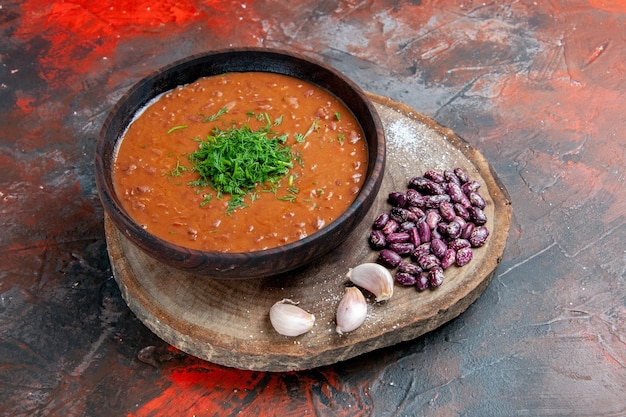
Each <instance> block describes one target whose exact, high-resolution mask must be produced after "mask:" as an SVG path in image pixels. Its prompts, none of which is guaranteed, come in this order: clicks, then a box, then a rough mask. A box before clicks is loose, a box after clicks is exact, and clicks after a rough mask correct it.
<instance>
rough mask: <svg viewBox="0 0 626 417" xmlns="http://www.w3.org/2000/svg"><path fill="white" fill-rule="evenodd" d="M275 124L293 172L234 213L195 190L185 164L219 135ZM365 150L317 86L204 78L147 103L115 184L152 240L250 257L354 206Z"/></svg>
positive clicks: (342, 110)
mask: <svg viewBox="0 0 626 417" xmlns="http://www.w3.org/2000/svg"><path fill="white" fill-rule="evenodd" d="M268 124H271V131H272V132H276V133H278V134H284V135H286V136H285V137H286V141H285V142H284V145H285V146H288V147H290V149H291V152H292V154H293V156H294V159H293V161H292V168H290V169H289V172H288V173H287V174H285V175H284V176H281V178H280V180H279V181H278V182H277V183H275V184H269V185H268V184H259V185H258V186H257V188H256V189H255V190H253V191H251V192H250V193H248V194H247V195H246V196H245V197H244V200H243V203H244V206H241V207H238V208H235V209H229V202H230V199H231V195H230V194H221V195H220V193H218V192H216V190H214V189H213V188H211V187H199V186H193V185H190V183H192V182H193V181H196V180H198V178H199V174H198V172H196V171H195V170H194V169H193V164H192V162H190V160H189V156H190V155H191V154H192V153H194V152H195V151H197V150H198V149H199V141H205V140H207V137H208V136H209V135H212V132H213V131H214V129H216V128H217V129H221V130H226V129H229V128H231V127H237V128H240V127H242V126H247V127H249V128H250V129H251V130H256V129H261V128H263V127H264V126H268ZM366 169H367V144H366V141H365V138H364V136H363V132H362V130H361V128H360V126H359V124H358V123H357V121H356V120H355V118H354V116H353V115H352V113H351V112H350V111H349V110H348V109H347V108H346V107H345V105H344V104H343V103H341V101H340V100H338V99H337V98H335V97H334V96H333V95H331V94H329V93H328V92H327V91H325V90H323V89H320V88H319V87H317V86H314V85H313V84H310V83H307V82H303V81H301V80H298V79H295V78H292V77H288V76H285V75H279V74H272V73H264V72H243V73H227V74H224V75H219V76H212V77H206V78H202V79H199V80H198V81H196V82H194V83H192V84H188V85H185V86H180V87H178V88H176V89H174V90H172V91H169V92H167V93H165V94H163V95H161V96H160V97H158V98H157V99H155V100H153V101H152V102H151V103H149V104H148V105H147V106H146V107H145V109H143V110H142V111H141V112H140V113H139V115H138V116H137V117H136V118H135V120H134V121H133V122H132V123H131V125H130V126H129V127H128V129H127V131H126V132H125V134H124V137H123V139H122V141H121V143H120V144H119V146H118V150H117V156H116V161H115V166H114V173H113V180H114V185H115V189H116V193H117V194H118V196H119V197H120V199H121V201H122V204H123V206H124V209H125V210H126V211H127V212H128V213H129V215H130V216H131V217H132V218H133V219H134V220H135V221H136V222H137V223H139V224H140V225H142V226H143V227H144V228H145V229H147V230H148V231H150V232H151V233H152V234H154V235H157V236H159V237H161V238H162V239H165V240H168V241H170V242H173V243H176V244H179V245H182V246H186V247H190V248H194V249H202V250H210V251H224V252H247V251H255V250H262V249H267V248H272V247H276V246H280V245H284V244H286V243H289V242H293V241H296V240H299V239H302V238H304V237H306V236H308V235H310V234H312V233H315V232H316V231H317V230H319V229H321V228H323V227H324V226H326V225H328V224H330V223H331V222H332V221H333V220H335V219H336V218H337V217H339V216H340V215H341V213H343V212H344V211H345V210H346V209H347V208H348V207H349V206H350V204H351V203H352V202H353V201H354V199H355V198H356V195H357V194H358V192H359V190H360V186H361V182H362V180H363V179H364V177H365V171H366Z"/></svg>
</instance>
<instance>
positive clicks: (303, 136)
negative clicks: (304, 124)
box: [294, 119, 319, 143]
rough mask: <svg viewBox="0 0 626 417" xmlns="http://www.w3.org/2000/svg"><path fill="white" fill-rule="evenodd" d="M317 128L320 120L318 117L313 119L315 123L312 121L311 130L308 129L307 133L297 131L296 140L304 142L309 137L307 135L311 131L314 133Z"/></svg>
mask: <svg viewBox="0 0 626 417" xmlns="http://www.w3.org/2000/svg"><path fill="white" fill-rule="evenodd" d="M317 129H319V121H318V120H317V119H316V120H313V123H311V126H310V127H309V130H307V131H306V133H305V134H302V133H296V134H295V135H294V138H295V140H296V142H298V143H302V142H304V140H305V139H306V138H307V136H309V135H310V134H311V133H313V131H314V130H317Z"/></svg>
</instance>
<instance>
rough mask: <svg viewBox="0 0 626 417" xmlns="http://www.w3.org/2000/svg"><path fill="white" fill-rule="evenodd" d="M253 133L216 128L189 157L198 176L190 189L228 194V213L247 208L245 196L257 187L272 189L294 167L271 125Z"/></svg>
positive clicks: (249, 130) (267, 118)
mask: <svg viewBox="0 0 626 417" xmlns="http://www.w3.org/2000/svg"><path fill="white" fill-rule="evenodd" d="M266 120H268V123H267V125H266V126H265V127H262V128H260V129H258V130H252V129H251V128H250V127H249V126H247V125H242V126H241V127H235V126H232V127H230V128H228V129H226V130H222V129H219V128H215V129H214V130H213V132H212V134H211V135H209V136H208V137H207V139H206V141H202V142H200V143H199V150H197V151H196V152H194V153H192V154H191V155H190V156H189V161H190V162H191V163H192V164H193V170H194V171H195V172H197V173H198V174H199V175H200V178H199V179H198V180H196V181H192V182H190V185H192V186H200V187H205V186H210V187H212V188H214V189H215V190H216V191H217V193H218V198H219V197H220V196H221V195H222V194H230V195H231V199H230V201H229V204H228V209H227V212H229V213H231V212H232V211H233V210H235V209H237V208H243V207H246V204H245V203H244V196H246V195H247V194H249V193H250V191H252V190H254V189H255V188H256V186H257V185H259V184H262V183H265V182H269V183H270V184H272V186H275V184H276V183H277V182H278V181H279V180H280V178H281V177H283V176H284V175H286V174H287V173H288V172H289V169H291V168H293V162H292V159H293V154H292V152H291V148H290V147H288V146H286V145H285V144H284V142H285V140H286V136H285V135H280V136H274V134H273V133H271V132H270V129H271V126H272V124H271V122H270V121H269V117H266Z"/></svg>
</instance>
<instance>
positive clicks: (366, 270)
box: [347, 262, 394, 302]
mask: <svg viewBox="0 0 626 417" xmlns="http://www.w3.org/2000/svg"><path fill="white" fill-rule="evenodd" d="M347 277H348V279H349V280H350V281H351V282H352V283H353V284H354V285H357V286H359V287H361V288H364V289H366V290H368V291H369V292H371V293H372V294H374V296H375V297H376V301H377V302H380V301H385V300H388V299H390V298H391V296H392V295H393V286H394V282H393V276H392V275H391V272H390V271H389V270H388V269H387V268H385V267H384V266H382V265H380V264H377V263H373V262H366V263H362V264H360V265H357V266H355V267H354V268H351V269H350V270H349V271H348V274H347Z"/></svg>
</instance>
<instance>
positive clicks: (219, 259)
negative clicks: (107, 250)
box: [95, 48, 385, 279]
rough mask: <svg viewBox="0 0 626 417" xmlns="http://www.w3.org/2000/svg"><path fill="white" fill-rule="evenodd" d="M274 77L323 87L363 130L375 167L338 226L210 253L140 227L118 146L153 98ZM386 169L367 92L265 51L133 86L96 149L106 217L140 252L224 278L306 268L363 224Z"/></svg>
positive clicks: (195, 60)
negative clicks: (234, 78)
mask: <svg viewBox="0 0 626 417" xmlns="http://www.w3.org/2000/svg"><path fill="white" fill-rule="evenodd" d="M250 71H258V72H272V73H278V74H283V75H288V76H291V77H294V78H298V79H301V80H304V81H308V82H310V83H312V84H315V85H317V86H319V87H321V88H323V89H325V90H327V91H329V92H330V93H332V94H333V95H334V96H335V97H337V98H338V99H339V100H341V101H342V102H343V104H344V105H345V106H346V107H347V108H348V109H349V110H350V111H351V112H352V114H353V115H354V116H355V118H356V120H357V121H358V122H359V124H360V126H361V129H362V130H363V133H364V136H365V139H366V141H367V147H368V168H367V171H366V175H365V179H364V180H363V182H362V186H361V189H360V191H359V194H358V195H357V197H356V199H355V200H354V202H353V203H352V204H351V205H350V207H349V208H348V209H347V210H346V211H345V212H344V213H343V214H341V215H340V216H339V217H338V218H337V219H336V220H335V221H333V222H332V223H330V224H328V225H327V226H325V227H323V228H322V229H320V230H319V231H318V232H316V233H313V234H311V235H309V236H307V237H305V238H303V239H300V240H298V241H295V242H292V243H288V244H285V245H283V246H278V247H274V248H270V249H265V250H258V251H252V252H219V251H202V250H197V249H191V248H187V247H184V246H180V245H176V244H173V243H170V242H168V241H166V240H164V239H161V238H159V237H156V236H154V235H152V234H151V233H149V232H148V231H146V230H145V229H144V228H143V227H141V225H139V224H137V223H136V222H135V221H134V220H133V219H132V218H131V217H130V215H129V214H128V213H127V212H126V211H125V210H124V209H123V208H122V204H121V201H120V198H119V197H118V196H117V195H116V192H115V188H114V183H113V171H114V169H113V168H114V164H115V157H116V150H117V145H118V142H119V141H120V140H121V139H122V136H123V134H124V132H125V130H126V129H127V127H128V126H129V124H130V123H131V122H132V120H133V119H134V117H135V116H136V115H137V113H138V112H139V111H140V110H141V109H142V108H143V107H144V106H145V105H146V104H147V103H149V102H150V101H151V100H152V99H154V98H155V97H157V96H159V95H160V94H162V93H164V92H167V91H170V90H172V89H174V88H176V87H178V86H181V85H186V84H189V83H192V82H194V81H196V80H197V79H199V78H201V77H206V76H212V75H219V74H224V73H228V72H250ZM384 168H385V138H384V134H383V129H382V125H381V122H380V119H379V117H378V115H377V113H376V110H375V109H374V107H373V105H372V104H371V102H370V101H369V100H368V98H367V96H366V95H365V94H364V93H363V91H362V90H361V89H360V88H359V87H358V86H356V85H355V84H354V83H353V82H352V81H350V80H349V79H347V78H346V77H345V76H343V75H342V74H340V73H339V72H337V71H335V70H334V69H332V68H330V67H328V66H326V65H325V64H323V63H320V62H317V61H314V60H311V59H310V58H306V57H303V56H299V55H296V54H292V53H285V52H281V51H275V50H269V49H264V48H244V49H228V50H222V51H215V52H210V53H205V54H200V55H195V56H192V57H190V58H187V59H184V60H181V61H178V62H175V63H173V64H171V65H169V66H167V67H164V68H162V69H160V70H158V71H157V72H155V73H154V74H152V75H150V76H148V77H147V78H145V79H143V80H141V81H140V82H138V83H137V84H136V85H135V86H133V87H132V88H131V89H130V90H129V91H128V92H127V93H126V94H125V95H124V96H123V97H122V98H121V99H120V100H119V101H118V102H117V104H116V105H115V106H114V108H113V109H112V111H111V112H110V114H109V115H108V117H107V119H106V121H105V122H104V125H103V127H102V129H101V132H100V136H99V138H98V142H97V145H96V156H95V178H96V187H97V189H98V193H99V196H100V199H101V201H102V204H103V207H104V209H105V212H106V213H107V214H108V216H109V218H110V219H111V221H112V222H113V224H115V226H116V227H117V228H118V230H120V231H121V233H122V234H123V235H124V236H125V237H126V238H127V239H129V240H130V241H131V242H132V243H133V244H134V245H135V246H137V247H138V248H140V249H141V250H142V251H144V252H145V253H147V254H148V255H150V256H152V257H153V258H155V259H157V260H158V261H160V262H162V263H164V264H166V265H169V266H171V267H174V268H177V269H179V270H183V271H186V272H189V273H193V274H197V275H203V276H208V277H212V278H220V279H236V278H260V277H267V276H271V275H276V274H279V273H283V272H287V271H290V270H293V269H295V268H298V267H300V266H302V265H304V264H306V263H308V262H310V261H312V260H314V259H316V258H318V257H319V256H322V255H324V254H325V253H327V252H329V251H330V250H332V249H334V248H336V247H337V246H338V245H340V244H341V243H343V241H344V240H345V239H346V238H347V236H348V234H349V232H350V231H351V230H353V229H354V228H355V227H356V226H357V225H358V224H359V222H360V221H361V220H362V219H363V217H364V216H365V214H366V213H367V211H368V210H369V208H370V207H371V205H372V203H373V202H374V199H375V197H376V194H377V193H378V190H379V188H380V184H381V181H382V177H383V173H384Z"/></svg>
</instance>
